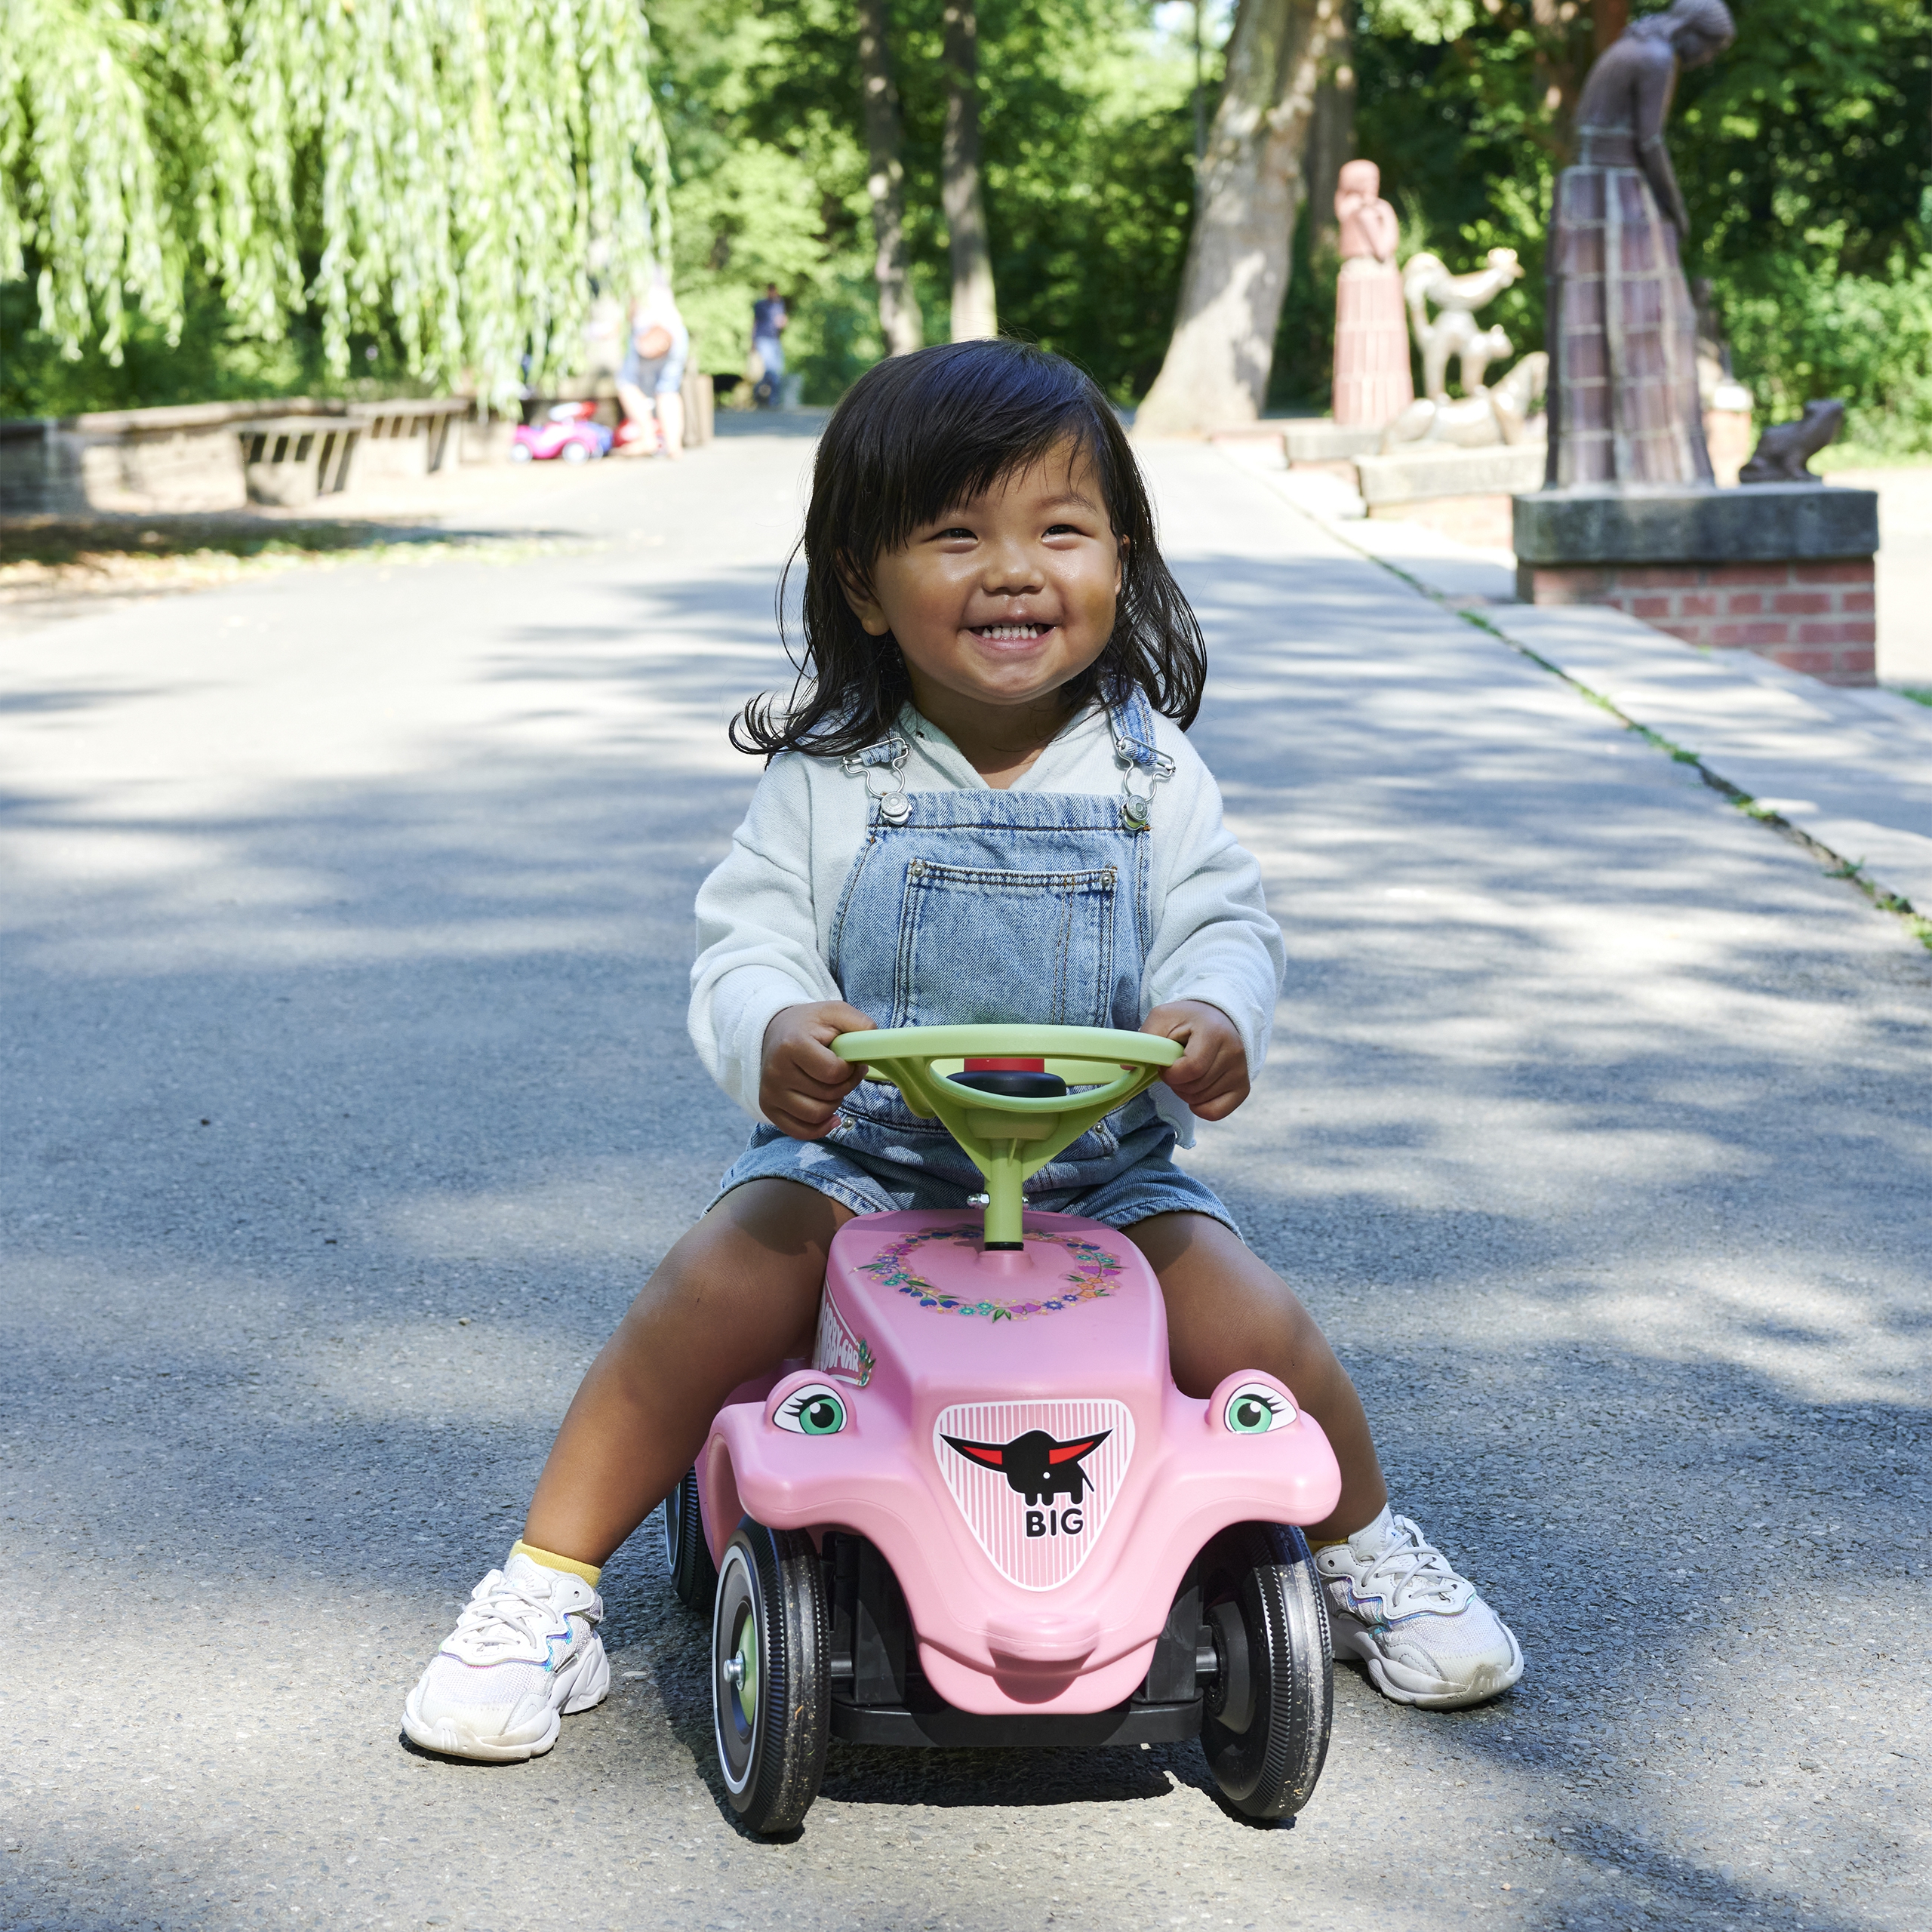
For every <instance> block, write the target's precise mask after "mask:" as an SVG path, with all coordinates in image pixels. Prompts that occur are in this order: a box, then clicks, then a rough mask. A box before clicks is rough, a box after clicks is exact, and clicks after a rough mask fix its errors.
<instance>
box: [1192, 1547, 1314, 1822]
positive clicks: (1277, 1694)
mask: <svg viewBox="0 0 1932 1932" xmlns="http://www.w3.org/2000/svg"><path fill="white" fill-rule="evenodd" d="M1201 1570H1202V1574H1201V1584H1202V1593H1201V1601H1202V1602H1203V1604H1205V1605H1206V1610H1205V1612H1204V1615H1205V1617H1206V1620H1207V1627H1208V1629H1210V1630H1211V1632H1213V1633H1214V1652H1215V1656H1216V1658H1217V1661H1218V1663H1219V1666H1220V1668H1219V1669H1218V1670H1217V1673H1216V1675H1215V1677H1214V1681H1212V1682H1211V1684H1208V1685H1207V1697H1206V1708H1205V1714H1204V1717H1203V1718H1202V1721H1201V1749H1202V1750H1203V1751H1204V1752H1206V1753H1207V1768H1208V1770H1210V1771H1211V1772H1212V1773H1213V1774H1214V1782H1215V1783H1217V1785H1219V1786H1220V1788H1221V1792H1222V1795H1223V1796H1224V1797H1226V1799H1227V1801H1228V1802H1229V1804H1232V1806H1233V1807H1235V1810H1237V1811H1239V1812H1241V1813H1242V1814H1244V1815H1245V1816H1246V1817H1250V1818H1284V1817H1288V1816H1289V1815H1290V1814H1291V1813H1294V1812H1297V1811H1299V1810H1300V1809H1301V1807H1303V1805H1304V1804H1306V1803H1307V1802H1308V1801H1309V1798H1312V1796H1313V1795H1314V1794H1315V1783H1316V1781H1317V1780H1318V1779H1319V1778H1320V1777H1321V1765H1322V1761H1323V1760H1324V1758H1326V1757H1327V1755H1328V1730H1329V1725H1330V1724H1331V1721H1332V1719H1333V1717H1334V1654H1333V1651H1332V1650H1331V1647H1330V1641H1329V1635H1328V1604H1327V1599H1326V1598H1324V1596H1323V1595H1322V1592H1321V1578H1320V1577H1318V1575H1317V1574H1315V1562H1314V1559H1313V1558H1312V1557H1311V1556H1310V1555H1309V1550H1308V1544H1307V1543H1306V1540H1304V1539H1303V1536H1302V1534H1301V1532H1300V1531H1299V1530H1297V1529H1291V1528H1289V1527H1286V1526H1285V1525H1284V1524H1276V1523H1242V1524H1238V1525H1237V1526H1236V1527H1235V1528H1233V1529H1232V1530H1229V1531H1226V1533H1225V1534H1223V1535H1221V1536H1220V1537H1217V1538H1216V1539H1215V1540H1214V1543H1212V1544H1211V1545H1210V1546H1209V1548H1208V1549H1207V1552H1206V1555H1205V1556H1204V1559H1203V1561H1202V1565H1201Z"/></svg>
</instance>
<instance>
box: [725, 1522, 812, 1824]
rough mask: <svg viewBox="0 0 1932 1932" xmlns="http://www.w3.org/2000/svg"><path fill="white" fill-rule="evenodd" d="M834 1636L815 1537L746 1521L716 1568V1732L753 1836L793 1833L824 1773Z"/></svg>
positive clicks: (729, 1788) (729, 1790)
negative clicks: (831, 1646) (831, 1647)
mask: <svg viewBox="0 0 1932 1932" xmlns="http://www.w3.org/2000/svg"><path fill="white" fill-rule="evenodd" d="M829 1638H830V1632H829V1629H828V1626H827V1620H826V1614H825V1595H824V1586H823V1583H822V1582H821V1580H820V1575H819V1557H818V1552H817V1550H815V1549H814V1548H813V1547H812V1540H811V1537H808V1536H806V1535H804V1534H803V1533H802V1532H801V1531H797V1530H769V1529H767V1528H766V1527H764V1524H762V1523H755V1522H753V1521H752V1519H751V1518H749V1516H747V1517H746V1518H745V1519H744V1521H743V1522H741V1523H740V1524H739V1525H738V1527H737V1530H736V1531H734V1534H733V1535H732V1537H731V1541H730V1543H728V1544H727V1545H726V1546H725V1548H724V1561H723V1562H722V1563H721V1564H719V1565H718V1602H717V1605H716V1607H715V1609H714V1610H713V1611H712V1619H711V1710H712V1730H713V1731H714V1732H715V1734H716V1737H717V1740H718V1769H719V1770H720V1771H721V1772H722V1773H723V1774H724V1789H725V1792H726V1794H727V1795H728V1796H729V1798H731V1808H732V1810H734V1811H736V1812H737V1814H738V1815H739V1817H741V1818H742V1819H743V1820H744V1821H745V1823H746V1825H748V1826H749V1827H750V1828H751V1829H752V1830H753V1831H755V1832H766V1833H771V1832H789V1831H794V1830H795V1829H797V1828H798V1824H799V1823H800V1821H801V1820H802V1819H803V1818H804V1815H805V1814H806V1812H807V1811H808V1810H810V1809H811V1802H812V1800H813V1799H814V1798H816V1797H817V1795H818V1787H819V1780H820V1779H821V1778H822V1777H823V1776H824V1775H825V1747H826V1738H827V1737H828V1735H829V1731H830V1727H831V1717H832V1680H831V1673H830V1668H829V1666H830V1657H829Z"/></svg>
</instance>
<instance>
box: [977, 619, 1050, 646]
mask: <svg viewBox="0 0 1932 1932" xmlns="http://www.w3.org/2000/svg"><path fill="white" fill-rule="evenodd" d="M967 628H968V629H969V630H970V631H971V632H972V633H973V635H974V636H975V637H982V638H985V639H986V641H987V642H988V643H989V644H1031V643H1032V641H1033V640H1034V639H1035V638H1041V637H1044V636H1045V635H1046V634H1047V633H1048V632H1049V631H1050V630H1051V629H1053V626H1052V625H1051V624H969V625H968V626H967Z"/></svg>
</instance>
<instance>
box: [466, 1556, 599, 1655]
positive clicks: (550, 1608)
mask: <svg viewBox="0 0 1932 1932" xmlns="http://www.w3.org/2000/svg"><path fill="white" fill-rule="evenodd" d="M533 1567H534V1566H533ZM577 1614H579V1615H580V1616H583V1617H585V1618H586V1620H589V1621H592V1622H594V1621H595V1619H594V1618H592V1617H590V1614H589V1605H588V1604H586V1606H585V1607H584V1608H583V1610H582V1611H579V1612H578V1613H577ZM558 1618H561V1619H562V1620H563V1624H564V1628H565V1629H566V1630H568V1629H569V1628H570V1615H569V1613H568V1612H566V1611H561V1610H560V1609H559V1608H558V1606H557V1604H556V1601H555V1599H554V1598H553V1597H552V1595H551V1593H550V1589H549V1586H548V1584H547V1583H545V1582H544V1580H543V1579H542V1578H541V1577H534V1576H533V1577H524V1578H521V1579H512V1578H511V1577H509V1576H507V1575H506V1574H505V1573H504V1572H503V1571H500V1570H492V1571H491V1572H490V1574H489V1575H488V1576H487V1577H485V1578H484V1579H483V1580H482V1582H481V1583H478V1585H477V1586H476V1587H475V1589H474V1590H472V1592H470V1596H469V1602H468V1603H466V1604H465V1605H464V1606H463V1614H462V1615H461V1616H460V1617H458V1618H457V1623H456V1628H455V1629H454V1631H452V1632H451V1633H450V1641H449V1644H448V1645H446V1646H445V1647H446V1648H448V1647H454V1646H457V1645H459V1644H460V1645H461V1646H462V1647H463V1649H465V1650H466V1651H471V1652H472V1653H475V1652H488V1651H503V1650H514V1651H516V1652H518V1654H520V1655H521V1656H524V1657H529V1656H531V1654H533V1653H534V1654H536V1655H537V1657H547V1656H548V1655H549V1645H550V1639H551V1638H552V1637H554V1636H555V1635H556V1622H555V1620H557V1619H558Z"/></svg>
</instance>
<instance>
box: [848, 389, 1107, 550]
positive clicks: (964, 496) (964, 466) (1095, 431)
mask: <svg viewBox="0 0 1932 1932" xmlns="http://www.w3.org/2000/svg"><path fill="white" fill-rule="evenodd" d="M963 427H964V426H962V428H963ZM908 440H909V441H910V440H912V439H910V438H909V439H908ZM935 447H936V448H938V449H939V450H941V451H943V452H944V456H943V460H940V461H938V462H935V461H934V460H933V455H934V448H935ZM895 454H897V453H896V452H895ZM1107 455H1108V452H1107V449H1106V444H1105V442H1104V441H1103V438H1102V437H1101V435H1100V425H1099V424H1098V423H1096V422H1095V421H1094V414H1093V411H1092V409H1091V407H1090V406H1089V405H1088V404H1087V402H1086V401H1085V399H1084V398H1075V399H1074V400H1072V401H1069V402H1066V403H1063V404H1062V405H1060V406H1059V407H1058V408H1054V409H1052V410H1051V411H1028V412H1027V416H1026V417H1025V418H1023V419H1021V420H1018V421H1010V422H1008V423H996V424H988V423H984V422H983V421H982V422H981V423H979V424H978V425H977V426H975V432H974V433H971V434H968V435H959V436H958V437H957V438H952V439H936V441H935V444H934V445H928V444H924V442H923V441H921V443H920V445H919V450H918V457H917V459H916V460H912V461H909V462H908V463H906V466H905V472H904V477H903V481H897V480H896V479H895V480H894V481H886V482H882V484H881V492H880V505H881V509H885V510H886V511H887V514H886V515H884V516H882V517H881V519H880V522H879V527H878V541H877V543H876V544H875V546H874V547H873V549H872V556H871V557H868V558H866V559H864V561H866V563H868V564H869V563H870V562H871V561H872V558H874V557H877V556H878V555H881V553H882V552H885V551H888V550H896V549H898V548H899V547H900V545H902V544H903V543H908V542H909V541H910V540H911V538H912V533H913V532H914V531H915V530H918V529H920V528H922V527H923V526H924V525H927V524H930V523H936V522H937V521H938V520H939V519H940V518H941V517H943V515H946V512H947V511H949V510H956V509H964V507H965V506H966V505H967V504H968V503H971V502H972V501H973V500H974V499H975V498H976V497H983V496H984V495H986V494H987V493H988V492H989V491H992V490H995V489H997V488H998V487H999V485H1001V483H1003V482H1005V481H1008V480H1009V479H1011V480H1013V481H1017V480H1018V479H1019V478H1021V477H1023V476H1025V475H1027V474H1029V472H1032V470H1034V469H1038V467H1040V466H1041V465H1042V464H1044V463H1049V462H1056V461H1060V460H1064V461H1065V462H1066V463H1069V465H1070V464H1073V463H1078V461H1079V460H1081V457H1085V458H1086V459H1087V460H1088V462H1090V463H1092V464H1093V466H1094V469H1095V471H1096V472H1097V473H1098V475H1099V476H1100V488H1101V490H1102V492H1103V494H1104V496H1105V497H1106V510H1107V515H1108V517H1109V520H1110V521H1112V524H1113V525H1114V526H1115V528H1116V529H1118V528H1119V525H1120V522H1121V518H1120V515H1119V513H1118V509H1117V507H1116V505H1115V500H1114V488H1113V484H1114V478H1113V477H1112V474H1111V473H1110V472H1111V471H1112V464H1111V463H1109V461H1108V460H1107ZM894 467H895V468H897V465H896V464H895V465H894Z"/></svg>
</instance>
